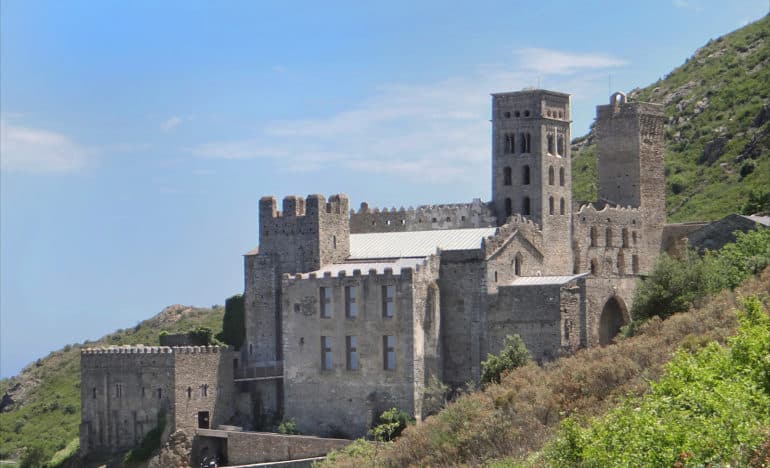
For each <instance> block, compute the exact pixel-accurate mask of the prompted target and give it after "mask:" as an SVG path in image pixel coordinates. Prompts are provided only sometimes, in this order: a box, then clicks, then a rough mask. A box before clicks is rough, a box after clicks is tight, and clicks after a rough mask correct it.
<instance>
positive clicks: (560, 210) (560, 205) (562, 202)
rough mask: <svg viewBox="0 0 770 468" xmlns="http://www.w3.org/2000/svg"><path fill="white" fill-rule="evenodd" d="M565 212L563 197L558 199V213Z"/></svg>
mask: <svg viewBox="0 0 770 468" xmlns="http://www.w3.org/2000/svg"><path fill="white" fill-rule="evenodd" d="M565 213H566V207H565V206H564V197H562V198H561V200H559V214H565Z"/></svg>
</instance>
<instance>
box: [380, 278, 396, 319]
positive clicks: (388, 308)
mask: <svg viewBox="0 0 770 468" xmlns="http://www.w3.org/2000/svg"><path fill="white" fill-rule="evenodd" d="M395 292H396V288H395V286H392V285H383V286H382V316H383V317H385V318H391V317H393V313H394V309H395V304H394V303H393V295H394V294H395Z"/></svg>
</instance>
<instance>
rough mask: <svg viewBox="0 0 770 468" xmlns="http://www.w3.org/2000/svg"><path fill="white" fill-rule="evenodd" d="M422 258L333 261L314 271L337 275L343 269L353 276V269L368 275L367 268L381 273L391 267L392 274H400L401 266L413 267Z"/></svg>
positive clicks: (305, 276)
mask: <svg viewBox="0 0 770 468" xmlns="http://www.w3.org/2000/svg"><path fill="white" fill-rule="evenodd" d="M422 261H423V259H422V258H399V259H398V260H394V261H392V262H345V263H335V264H333V265H327V266H325V267H323V268H321V269H320V270H317V271H314V272H312V273H315V274H316V276H317V277H319V278H320V277H322V276H323V275H324V273H327V272H329V273H331V275H332V276H337V275H338V274H339V272H341V271H344V272H345V276H353V270H361V274H362V275H368V274H369V270H377V274H378V275H381V274H383V273H385V268H391V269H392V270H393V274H394V275H399V274H401V269H402V268H412V269H414V268H415V267H416V266H417V265H419V264H421V263H422ZM302 277H303V278H309V277H310V273H302Z"/></svg>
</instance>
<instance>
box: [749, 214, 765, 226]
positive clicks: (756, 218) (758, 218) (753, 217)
mask: <svg viewBox="0 0 770 468" xmlns="http://www.w3.org/2000/svg"><path fill="white" fill-rule="evenodd" d="M742 216H743V217H744V218H747V219H750V220H752V221H754V222H755V223H759V224H761V225H763V226H768V227H770V216H760V215H748V216H746V215H742Z"/></svg>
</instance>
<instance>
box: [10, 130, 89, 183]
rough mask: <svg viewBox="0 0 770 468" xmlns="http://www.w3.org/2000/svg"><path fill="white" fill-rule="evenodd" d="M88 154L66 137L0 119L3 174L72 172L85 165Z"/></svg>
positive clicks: (84, 149) (83, 148) (87, 151)
mask: <svg viewBox="0 0 770 468" xmlns="http://www.w3.org/2000/svg"><path fill="white" fill-rule="evenodd" d="M90 155H91V151H90V150H88V149H86V148H85V147H83V146H81V145H80V144H78V143H76V142H74V141H72V140H71V139H70V138H69V137H67V136H66V135H63V134H61V133H56V132H52V131H48V130H42V129H38V128H30V127H21V126H16V125H12V124H11V123H9V122H7V121H6V120H5V119H0V167H1V168H2V170H4V171H15V172H30V173H46V172H48V173H66V172H75V171H78V170H80V169H82V168H84V167H85V166H86V164H87V162H88V159H89V157H90Z"/></svg>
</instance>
